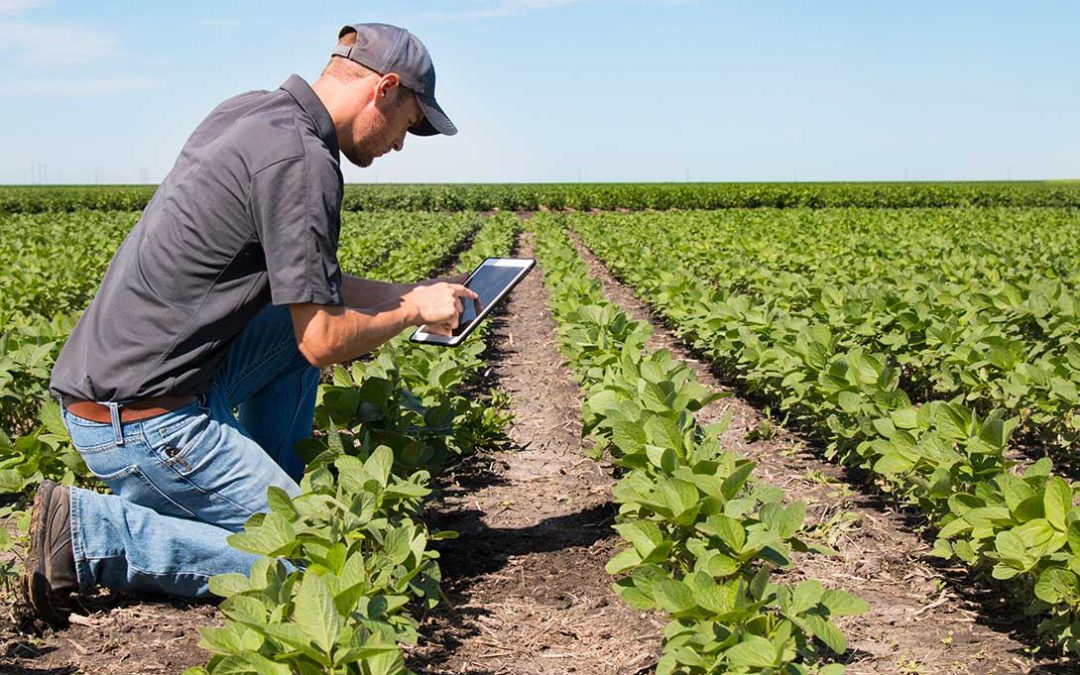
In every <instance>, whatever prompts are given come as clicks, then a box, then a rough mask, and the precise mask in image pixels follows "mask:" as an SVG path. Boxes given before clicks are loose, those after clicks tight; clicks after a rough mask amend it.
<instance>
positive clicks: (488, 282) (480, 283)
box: [453, 264, 521, 337]
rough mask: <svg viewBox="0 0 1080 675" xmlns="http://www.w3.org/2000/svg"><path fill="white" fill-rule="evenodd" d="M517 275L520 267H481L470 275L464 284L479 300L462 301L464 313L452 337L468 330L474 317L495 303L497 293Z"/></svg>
mask: <svg viewBox="0 0 1080 675" xmlns="http://www.w3.org/2000/svg"><path fill="white" fill-rule="evenodd" d="M519 274H521V267H520V266H513V267H510V266H505V267H504V266H500V265H492V264H487V265H481V266H480V268H479V269H477V270H476V272H475V273H474V274H473V275H472V278H471V279H469V282H468V283H467V284H465V286H466V287H467V288H468V289H469V290H471V291H473V292H474V293H476V294H477V295H479V296H480V299H479V300H469V299H468V298H464V299H462V303H463V304H464V305H465V311H464V312H462V313H461V316H460V317H458V327H457V328H455V329H454V333H453V335H454V336H455V337H456V336H458V335H461V334H462V333H464V332H465V331H466V330H467V329H468V328H469V324H471V323H472V322H473V321H475V320H476V315H477V314H478V313H479V312H481V311H483V309H484V307H487V306H488V305H490V304H491V303H493V302H495V300H496V298H498V297H499V293H501V292H502V291H503V289H505V288H506V287H507V286H509V285H510V284H511V282H513V281H514V278H515V277H517V276H518V275H519Z"/></svg>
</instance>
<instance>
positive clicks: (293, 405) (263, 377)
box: [63, 306, 319, 598]
mask: <svg viewBox="0 0 1080 675" xmlns="http://www.w3.org/2000/svg"><path fill="white" fill-rule="evenodd" d="M318 384H319V370H318V369H317V368H315V367H313V366H311V365H310V364H309V363H308V362H307V360H305V359H304V357H303V356H301V354H300V352H299V350H298V349H297V346H296V339H295V337H294V335H293V327H292V320H291V318H290V315H289V311H288V308H287V307H275V306H269V307H267V308H266V309H264V310H263V311H262V312H260V313H259V314H258V315H257V316H256V317H255V318H254V319H253V320H252V321H251V322H250V323H249V324H248V325H247V326H245V327H244V329H243V331H241V333H240V334H239V335H238V336H237V337H236V339H235V340H234V341H233V343H232V344H231V345H230V346H229V349H228V353H227V355H226V358H225V360H224V362H223V363H222V365H221V367H220V369H219V370H218V372H217V374H216V375H215V377H214V380H213V384H212V385H211V387H210V391H209V392H208V393H207V394H204V395H202V396H200V397H199V399H198V400H197V401H196V402H194V403H192V404H190V405H188V406H186V407H183V408H180V409H177V410H174V411H172V412H169V413H166V414H164V415H159V416H157V417H151V418H148V419H145V420H140V421H138V422H129V423H126V424H123V425H119V424H117V425H116V426H114V425H113V424H101V423H99V422H93V421H89V420H85V419H83V418H81V417H77V416H75V415H73V414H71V413H70V412H68V411H67V410H64V412H63V419H64V423H65V425H66V426H67V429H68V432H69V433H70V434H71V439H72V441H73V443H74V444H75V447H76V448H77V449H78V450H79V452H80V454H82V456H83V459H85V460H86V465H87V466H88V467H89V468H90V471H91V472H93V473H94V475H95V476H97V477H98V478H100V479H101V480H102V481H103V482H105V483H106V484H107V485H108V486H109V488H110V489H111V491H112V494H100V493H97V492H93V491H90V490H81V489H72V491H71V537H72V543H73V548H74V553H75V564H76V568H77V570H78V575H79V585H80V587H81V588H82V590H88V589H90V588H93V587H94V586H98V585H100V586H105V587H108V588H111V589H114V590H118V591H130V592H139V593H146V592H151V593H168V594H172V595H180V596H186V597H193V598H197V597H206V596H208V595H210V589H209V583H208V582H209V579H210V577H211V576H213V575H215V574H222V573H226V572H240V573H243V574H246V573H247V572H248V571H249V570H250V568H251V565H252V564H253V563H254V562H255V561H256V560H257V559H258V556H256V555H253V554H249V553H244V552H242V551H239V550H237V549H234V548H232V547H231V546H229V544H228V543H227V542H226V537H228V535H229V534H230V533H232V532H236V531H237V530H240V529H241V528H242V527H243V524H244V522H245V521H247V519H248V517H249V516H251V515H252V514H254V513H256V512H259V511H267V510H268V506H267V501H266V491H267V488H269V487H270V486H271V485H276V486H278V487H280V488H282V489H284V490H285V491H286V492H288V493H289V494H291V495H297V494H299V493H300V487H299V485H298V481H299V479H300V477H301V476H302V475H303V471H304V465H303V462H302V461H301V459H300V458H299V457H298V456H297V454H296V452H295V451H294V446H295V444H296V442H297V441H299V440H301V439H304V438H308V437H310V436H311V425H312V417H313V414H314V409H315V393H316V390H317V388H318ZM233 408H237V409H238V412H239V416H236V415H234V414H233V412H232V411H233ZM118 430H119V431H120V433H117V431H118Z"/></svg>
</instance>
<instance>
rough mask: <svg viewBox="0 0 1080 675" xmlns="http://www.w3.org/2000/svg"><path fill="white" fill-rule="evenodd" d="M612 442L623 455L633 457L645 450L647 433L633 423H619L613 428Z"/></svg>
mask: <svg viewBox="0 0 1080 675" xmlns="http://www.w3.org/2000/svg"><path fill="white" fill-rule="evenodd" d="M611 436H612V442H613V443H614V444H615V447H617V448H618V449H619V450H620V451H621V452H622V453H623V454H625V455H632V454H635V453H638V452H641V451H642V449H644V448H645V443H646V442H647V439H646V437H645V431H644V430H642V428H641V427H640V426H638V425H637V424H635V423H633V422H625V421H619V422H616V423H615V424H613V425H612V426H611Z"/></svg>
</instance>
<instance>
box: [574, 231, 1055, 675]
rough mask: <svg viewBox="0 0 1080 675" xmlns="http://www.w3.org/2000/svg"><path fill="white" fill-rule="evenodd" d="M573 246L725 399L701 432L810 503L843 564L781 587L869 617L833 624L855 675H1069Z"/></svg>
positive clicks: (897, 517)
mask: <svg viewBox="0 0 1080 675" xmlns="http://www.w3.org/2000/svg"><path fill="white" fill-rule="evenodd" d="M571 238H572V239H573V241H574V244H575V245H576V246H577V248H578V250H579V252H580V253H581V254H582V256H583V257H584V258H585V260H586V262H587V263H588V265H589V269H590V271H591V273H592V275H593V276H594V277H596V278H598V279H599V280H600V281H601V282H602V284H603V287H604V293H605V295H606V297H607V298H608V299H609V300H610V301H612V302H614V303H616V304H617V305H619V306H620V307H621V308H622V309H623V310H624V311H625V312H626V313H627V314H628V315H629V316H631V317H633V318H635V319H640V320H645V321H649V322H650V323H651V324H652V325H653V327H654V328H655V332H654V334H653V336H652V338H651V340H650V344H649V346H650V347H651V348H654V349H660V348H666V349H669V350H671V351H672V352H673V353H674V354H675V355H676V356H678V357H679V358H681V359H683V360H684V361H686V362H687V363H688V364H689V365H690V366H691V367H692V368H693V370H694V372H695V374H696V375H697V378H698V381H700V382H701V383H702V384H705V385H707V386H709V387H712V388H714V389H716V390H721V391H726V392H728V393H729V394H732V395H731V396H729V397H727V398H723V399H721V400H719V401H716V402H714V403H712V404H711V405H709V406H707V407H706V408H705V409H703V410H702V411H701V412H699V413H698V417H699V420H700V421H701V422H702V423H705V424H707V423H710V422H714V421H718V420H720V419H722V418H723V417H724V416H725V415H728V414H730V415H731V424H730V426H729V427H728V429H727V431H726V432H725V433H724V435H723V443H724V445H725V447H727V448H728V449H731V450H735V451H737V452H740V453H742V454H744V455H746V456H748V457H750V458H751V459H753V460H754V461H755V462H757V464H758V466H757V468H756V470H755V475H756V476H757V477H758V478H759V479H760V480H762V481H767V482H769V483H772V484H773V485H776V486H779V487H781V488H783V489H784V491H785V492H786V493H787V496H788V498H789V499H790V500H799V499H801V500H803V501H805V502H806V504H807V517H806V521H807V523H808V525H809V526H811V527H812V528H813V531H814V533H815V536H816V537H818V538H819V539H820V540H822V541H823V543H827V544H828V545H830V546H832V547H833V548H835V549H836V550H837V551H838V552H839V555H837V556H835V557H825V556H801V557H800V558H799V559H798V560H797V563H796V566H795V569H794V570H792V571H791V572H788V573H786V574H785V578H786V579H788V580H792V581H794V580H798V579H801V578H816V579H820V580H821V581H822V582H824V583H825V584H826V585H827V586H832V587H837V588H843V589H845V590H848V591H852V592H854V593H857V594H859V595H860V596H862V597H863V598H864V599H865V600H866V601H867V602H868V603H869V604H870V611H869V612H868V613H867V614H864V615H863V616H859V617H852V618H849V619H847V620H841V621H840V622H839V623H841V626H842V628H843V630H844V632H845V634H846V635H847V636H848V642H849V647H850V650H851V651H850V653H849V657H850V663H849V665H848V673H849V674H850V675H871V674H882V675H884V674H886V673H888V674H889V675H895V674H896V673H913V674H914V673H934V674H935V675H938V674H941V675H944V674H955V675H960V674H969V673H970V674H972V675H974V674H979V675H985V674H991V673H992V674H1001V675H1004V674H1006V673H1008V674H1010V675H1015V674H1018V673H1058V672H1070V671H1067V670H1061V669H1060V666H1057V665H1054V663H1052V662H1050V661H1049V660H1045V657H1044V660H1040V661H1036V660H1035V659H1033V658H1031V657H1030V656H1029V655H1028V654H1027V652H1028V645H1027V644H1025V643H1024V642H1022V641H1021V640H1019V639H1016V638H1014V637H1013V636H1011V635H1010V633H1012V632H1013V631H1014V630H1018V629H1019V630H1023V631H1026V630H1029V628H1030V627H1029V626H1027V625H1026V624H1024V623H1023V622H1022V621H1017V613H1016V612H1017V610H1016V609H1015V608H1009V607H1007V606H1005V605H1004V604H998V605H995V604H994V602H995V601H994V600H993V599H992V598H993V597H994V596H993V595H992V594H990V595H989V596H988V597H986V598H979V597H977V596H979V594H980V592H979V591H978V590H976V589H973V588H972V587H971V581H970V580H969V579H968V578H967V577H966V576H964V575H963V573H962V572H960V571H957V570H949V569H945V568H943V567H942V566H940V565H936V564H934V562H933V561H932V560H930V559H929V558H928V555H927V554H928V552H929V550H930V546H929V544H928V543H927V541H925V540H924V539H923V538H922V537H920V536H919V535H918V534H916V532H915V531H914V527H915V526H914V524H913V523H912V522H911V521H910V520H908V519H906V518H905V516H904V515H903V514H902V513H898V512H897V511H896V510H894V509H893V508H891V507H890V506H889V505H888V504H885V503H883V502H882V500H881V499H880V497H879V496H878V495H876V494H875V493H874V491H873V490H872V489H869V488H860V487H857V485H858V484H859V481H858V480H855V479H852V478H851V477H850V476H847V475H846V474H845V472H844V470H843V469H842V468H840V467H838V466H836V465H835V464H832V463H830V462H828V461H825V460H823V459H821V458H819V457H818V456H817V455H816V454H815V453H814V452H813V451H812V449H811V448H810V447H809V446H808V444H807V443H806V442H805V440H804V439H801V438H800V437H799V436H798V435H796V434H793V433H791V432H790V431H788V430H785V429H784V428H783V427H782V426H780V425H778V424H776V423H775V422H772V421H770V420H769V419H768V418H767V417H766V416H765V415H763V414H762V412H761V411H760V410H758V409H757V408H755V407H754V406H753V405H751V404H750V403H748V402H746V401H745V400H743V399H741V398H739V397H738V396H735V395H734V393H733V392H732V390H731V388H730V387H727V386H725V385H723V384H722V383H721V382H720V381H719V380H718V378H717V377H716V375H715V374H714V373H713V372H712V371H711V370H710V368H709V366H708V364H707V363H705V362H703V361H702V360H701V359H699V358H697V357H696V356H695V354H694V353H692V351H691V350H690V349H688V348H687V347H686V346H685V345H683V344H682V343H680V342H679V340H678V339H677V338H676V337H675V335H674V334H673V333H672V331H671V330H669V329H668V328H667V327H666V326H665V325H664V323H663V322H662V321H661V320H659V319H658V318H657V317H656V316H654V315H653V314H652V312H651V311H650V309H649V307H648V305H647V304H646V303H644V302H642V301H641V300H639V299H638V298H637V297H636V296H635V295H634V292H633V290H632V289H631V288H630V287H628V286H626V285H624V284H622V283H621V282H619V281H618V280H616V279H615V278H614V277H613V276H612V274H611V273H610V272H609V271H608V270H607V268H606V267H605V266H604V265H603V263H602V262H601V261H600V260H598V259H597V258H596V256H594V255H593V254H592V252H591V251H589V250H588V248H587V247H585V246H584V245H583V244H582V242H581V240H580V239H579V238H578V237H577V236H576V235H571ZM853 483H854V485H855V486H854V487H853Z"/></svg>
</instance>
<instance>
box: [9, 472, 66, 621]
mask: <svg viewBox="0 0 1080 675" xmlns="http://www.w3.org/2000/svg"><path fill="white" fill-rule="evenodd" d="M78 590H79V578H78V575H77V573H76V571H75V554H74V550H73V549H72V545H71V494H70V492H69V491H68V488H66V487H64V486H63V485H57V484H56V483H55V482H53V481H51V480H46V481H44V482H42V484H41V485H40V486H39V487H38V490H37V494H36V495H34V505H33V507H32V508H31V511H30V551H29V553H28V554H27V556H26V570H25V571H24V572H23V593H24V595H25V596H26V602H27V604H29V605H30V607H32V608H33V610H34V612H36V613H37V615H38V616H40V617H42V618H43V619H45V620H46V621H48V622H49V623H50V624H53V625H54V626H62V625H64V624H66V623H67V620H68V616H69V615H70V614H71V611H72V609H73V603H72V598H71V595H72V593H75V592H77V591H78Z"/></svg>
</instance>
